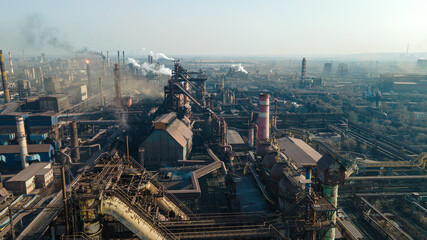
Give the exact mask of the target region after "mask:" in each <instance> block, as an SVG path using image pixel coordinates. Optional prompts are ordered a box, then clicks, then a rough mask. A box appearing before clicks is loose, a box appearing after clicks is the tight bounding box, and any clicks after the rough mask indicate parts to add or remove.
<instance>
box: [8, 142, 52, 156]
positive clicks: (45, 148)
mask: <svg viewBox="0 0 427 240" xmlns="http://www.w3.org/2000/svg"><path fill="white" fill-rule="evenodd" d="M51 148H52V145H50V144H29V145H28V153H29V154H31V153H42V152H49V151H50V149H51ZM19 152H20V151H19V145H2V146H0V154H2V153H19Z"/></svg>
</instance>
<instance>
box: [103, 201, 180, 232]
mask: <svg viewBox="0 0 427 240" xmlns="http://www.w3.org/2000/svg"><path fill="white" fill-rule="evenodd" d="M100 210H101V211H100V212H101V214H105V215H109V216H113V217H114V218H115V219H117V220H118V221H119V222H121V223H122V224H123V225H124V226H126V227H127V228H128V229H129V230H131V231H132V232H133V233H134V234H135V235H136V236H137V237H138V238H140V239H150V240H163V239H164V240H166V239H174V238H170V236H168V235H170V234H166V232H163V231H160V228H159V227H158V226H156V224H155V222H154V220H152V219H150V216H149V214H148V213H147V214H146V216H145V217H142V216H143V214H141V211H137V210H136V209H135V206H133V205H131V204H126V203H125V202H124V201H122V199H120V198H119V197H116V196H108V197H104V198H103V199H102V201H101V208H100ZM139 210H141V209H139ZM149 219H150V220H151V221H150V220H149ZM159 224H160V223H159Z"/></svg>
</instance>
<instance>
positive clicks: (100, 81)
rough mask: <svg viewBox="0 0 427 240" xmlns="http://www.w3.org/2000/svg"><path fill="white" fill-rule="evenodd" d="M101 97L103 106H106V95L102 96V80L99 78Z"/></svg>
mask: <svg viewBox="0 0 427 240" xmlns="http://www.w3.org/2000/svg"><path fill="white" fill-rule="evenodd" d="M99 95H100V97H101V106H104V94H102V80H101V77H99Z"/></svg>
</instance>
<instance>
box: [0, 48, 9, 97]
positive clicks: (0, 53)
mask: <svg viewBox="0 0 427 240" xmlns="http://www.w3.org/2000/svg"><path fill="white" fill-rule="evenodd" d="M0 69H1V79H2V83H3V91H4V101H5V102H10V94H9V85H8V83H7V76H6V69H5V67H4V58H3V51H2V50H0Z"/></svg>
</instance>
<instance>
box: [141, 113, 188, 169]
mask: <svg viewBox="0 0 427 240" xmlns="http://www.w3.org/2000/svg"><path fill="white" fill-rule="evenodd" d="M153 124H154V130H153V132H152V133H151V134H150V135H149V136H148V138H147V139H146V140H145V141H144V142H143V143H142V145H141V148H142V149H144V165H145V166H159V165H165V164H166V165H168V164H170V165H173V164H174V163H176V162H177V161H178V160H187V157H188V155H189V154H190V152H191V149H192V144H193V132H192V130H191V128H190V127H189V126H190V121H189V120H188V118H186V117H184V118H183V119H182V120H180V119H178V118H177V115H176V113H175V112H171V113H167V114H163V115H161V116H159V117H158V118H156V119H155V120H154V121H153Z"/></svg>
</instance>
